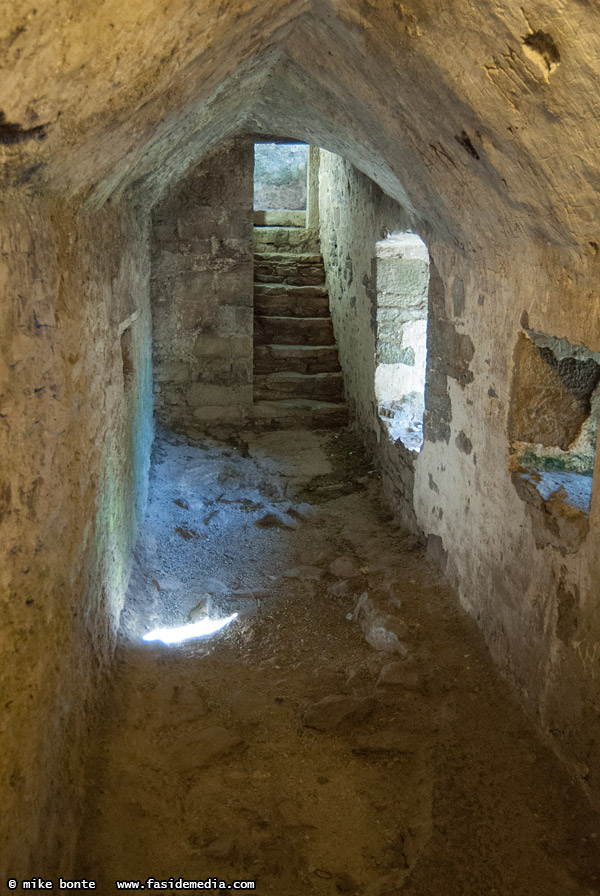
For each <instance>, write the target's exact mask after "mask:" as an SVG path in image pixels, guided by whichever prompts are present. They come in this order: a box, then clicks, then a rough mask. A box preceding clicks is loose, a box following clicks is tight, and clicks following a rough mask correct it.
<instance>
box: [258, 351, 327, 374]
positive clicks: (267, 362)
mask: <svg viewBox="0 0 600 896" xmlns="http://www.w3.org/2000/svg"><path fill="white" fill-rule="evenodd" d="M286 370H287V371H291V372H294V373H338V372H339V370H340V362H339V360H338V353H337V348H336V346H335V345H257V346H255V348H254V372H255V373H256V374H261V373H277V372H278V371H286Z"/></svg>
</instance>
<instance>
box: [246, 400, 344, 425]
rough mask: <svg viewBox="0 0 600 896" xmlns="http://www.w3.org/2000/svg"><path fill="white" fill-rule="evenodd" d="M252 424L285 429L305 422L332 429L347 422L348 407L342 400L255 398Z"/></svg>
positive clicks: (305, 423)
mask: <svg viewBox="0 0 600 896" xmlns="http://www.w3.org/2000/svg"><path fill="white" fill-rule="evenodd" d="M253 418H254V419H253V425H254V426H257V427H260V426H261V425H262V426H265V427H267V428H268V427H270V426H276V427H280V428H282V429H286V428H287V429H289V428H294V427H298V426H306V427H308V428H309V429H334V428H337V427H339V426H345V425H346V424H347V423H348V407H347V405H346V404H345V403H343V402H331V401H314V400H311V399H306V398H303V399H300V398H294V399H287V400H285V401H257V402H255V404H254V407H253Z"/></svg>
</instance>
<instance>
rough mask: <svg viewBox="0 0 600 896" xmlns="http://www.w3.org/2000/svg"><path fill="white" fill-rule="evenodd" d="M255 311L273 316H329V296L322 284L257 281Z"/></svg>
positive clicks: (255, 285)
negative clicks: (296, 284)
mask: <svg viewBox="0 0 600 896" xmlns="http://www.w3.org/2000/svg"><path fill="white" fill-rule="evenodd" d="M254 312H255V314H263V315H267V316H271V317H272V316H285V317H328V316H329V298H328V296H327V290H326V289H324V288H323V287H322V286H287V285H286V284H284V283H255V284H254Z"/></svg>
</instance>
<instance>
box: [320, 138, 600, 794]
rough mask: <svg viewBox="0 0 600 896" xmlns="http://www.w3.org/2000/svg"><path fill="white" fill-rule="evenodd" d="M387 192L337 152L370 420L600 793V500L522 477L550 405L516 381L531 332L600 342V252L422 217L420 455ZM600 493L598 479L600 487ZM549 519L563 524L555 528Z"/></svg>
mask: <svg viewBox="0 0 600 896" xmlns="http://www.w3.org/2000/svg"><path fill="white" fill-rule="evenodd" d="M377 197H378V191H377V189H376V188H375V187H374V186H373V185H371V184H369V182H368V181H367V179H366V178H364V176H363V175H361V174H360V173H359V172H357V171H356V170H355V169H353V167H352V166H351V165H350V164H349V163H347V162H344V161H343V160H341V159H339V158H338V157H335V156H333V155H331V154H329V153H324V154H323V159H322V178H321V228H322V229H321V235H322V246H323V254H324V257H325V260H326V262H327V265H328V268H329V272H328V285H329V289H330V296H331V302H332V315H333V319H334V323H335V327H336V335H337V338H338V341H339V346H340V357H341V360H342V365H343V369H344V374H345V378H346V391H347V394H348V395H349V397H350V400H351V402H352V404H353V406H354V409H355V412H356V419H357V423H358V426H359V428H360V430H361V432H362V433H363V436H364V438H365V441H366V442H367V443H368V444H369V446H370V447H371V449H372V450H373V452H374V454H375V456H376V458H377V464H378V467H379V469H380V471H381V473H382V477H383V483H384V488H385V491H386V493H387V496H388V500H389V501H390V502H391V505H392V507H393V509H394V510H395V512H396V514H397V516H398V518H399V519H400V520H401V521H402V522H403V523H404V525H405V526H407V527H408V528H409V529H410V530H412V531H413V532H418V533H420V534H421V535H422V536H423V537H424V538H425V539H427V540H428V542H429V545H430V547H431V550H430V554H431V556H432V558H433V559H434V560H435V561H436V562H438V563H440V564H441V565H442V566H443V568H444V569H445V572H446V574H447V575H448V577H449V578H450V579H451V581H452V582H453V583H454V585H455V586H456V588H457V590H458V593H459V596H460V599H461V601H462V603H463V605H464V606H465V607H466V608H467V610H468V611H469V612H470V613H471V614H472V615H473V616H474V617H475V618H476V619H477V621H478V623H479V625H480V626H481V628H482V631H483V633H484V635H485V637H486V639H487V642H488V644H489V647H490V650H491V652H492V654H493V656H494V658H495V660H496V662H497V663H498V665H499V667H500V668H501V669H502V670H503V671H504V673H505V674H506V675H507V677H508V678H509V679H510V680H511V682H512V683H513V684H514V685H516V687H517V688H518V689H519V692H520V693H521V695H522V698H523V700H524V703H525V705H526V707H527V709H528V711H529V712H530V713H531V715H532V716H534V717H535V718H536V719H537V721H538V722H539V724H540V725H541V727H542V728H543V729H544V730H545V731H546V732H547V733H548V734H549V735H550V737H551V738H552V742H553V743H554V746H555V748H556V749H557V751H558V752H559V753H560V754H561V755H562V756H563V757H564V758H565V759H566V761H567V763H568V764H569V765H570V767H571V768H572V769H573V771H574V773H575V774H576V775H577V776H578V778H579V780H580V781H581V783H582V784H583V785H584V787H586V788H587V790H588V792H589V794H590V795H591V796H592V798H593V799H594V800H596V801H598V800H599V797H600V753H599V751H598V748H597V744H598V742H599V738H600V718H599V715H598V675H599V674H600V673H599V669H600V666H599V660H600V602H599V601H598V600H597V584H595V583H597V581H598V577H599V576H600V559H599V558H600V545H599V538H600V536H599V532H600V530H599V528H598V517H599V514H600V508H599V507H598V505H597V499H596V498H595V497H593V498H592V508H591V513H590V519H589V525H588V521H587V520H583V519H580V518H579V517H580V516H581V514H579V516H577V515H576V514H574V513H573V512H572V511H571V510H570V508H569V507H568V506H565V505H563V506H562V512H563V516H564V519H562V520H560V519H559V520H558V521H557V520H556V519H555V518H554V517H550V516H549V515H548V514H547V513H545V517H544V519H541V517H540V514H542V513H544V509H543V507H542V508H541V509H540V506H533V505H532V504H531V503H530V502H529V501H528V500H527V499H526V493H525V492H524V491H523V490H520V491H519V492H518V491H517V489H516V488H515V485H514V484H513V478H512V472H511V460H510V451H511V444H510V439H511V434H510V426H509V422H510V420H513V421H514V420H520V419H522V418H523V416H524V415H528V414H529V415H531V414H533V413H540V406H539V401H538V400H537V399H536V397H535V394H529V393H525V394H524V391H523V390H524V389H525V387H524V385H523V384H522V379H521V386H520V388H519V389H518V390H515V389H514V382H513V381H514V378H515V376H516V375H517V374H518V367H519V361H520V358H521V354H520V353H519V350H518V347H519V346H520V344H521V342H522V341H523V340H524V339H525V340H526V339H527V337H526V335H525V331H524V329H523V327H526V328H530V329H531V330H533V331H535V332H538V333H545V334H547V335H548V337H560V338H561V339H566V340H569V342H570V343H572V344H573V345H580V346H585V347H587V348H588V349H590V350H592V351H597V349H598V346H599V345H600V330H599V329H598V323H597V321H596V320H595V318H594V319H592V318H590V312H589V309H590V308H592V307H595V306H596V304H597V298H596V293H595V288H596V287H595V285H594V283H595V278H596V277H597V270H596V268H597V265H598V261H597V256H596V255H594V254H593V253H592V252H590V251H587V250H586V251H583V252H581V253H579V252H571V251H567V250H565V249H563V250H559V249H557V248H554V249H551V250H550V249H547V248H541V247H540V246H539V245H537V244H535V243H530V244H527V245H520V246H519V248H518V251H517V250H516V249H515V251H514V252H511V251H507V250H503V249H502V248H499V247H497V246H494V247H493V250H490V251H489V252H486V253H479V252H469V251H466V250H457V249H456V247H455V246H452V245H449V244H448V243H447V242H446V241H445V240H443V239H439V238H438V237H436V236H435V235H434V234H433V233H432V232H431V230H430V228H428V227H427V226H426V225H425V224H424V223H422V222H418V221H413V227H412V229H417V230H420V231H421V235H422V237H423V239H424V240H425V241H426V243H427V245H428V248H429V250H430V253H431V257H432V264H431V267H430V283H429V297H428V341H427V384H426V395H425V420H424V436H425V441H424V445H423V448H422V451H421V453H420V454H418V455H417V454H416V453H415V452H410V451H408V450H407V449H406V448H404V447H403V446H402V445H401V443H399V442H392V441H391V440H390V439H389V438H388V437H387V435H386V434H385V432H384V429H383V427H381V426H379V424H378V422H377V419H376V409H375V396H374V370H375V341H374V335H373V308H374V305H373V301H374V299H375V296H374V293H373V292H372V291H371V290H372V286H373V281H372V278H371V261H372V259H373V258H374V257H375V252H376V247H375V242H376V239H378V238H379V235H380V234H379V228H380V226H381V224H382V217H381V215H380V213H379V212H378V207H380V200H378V198H377ZM566 272H568V274H567V273H566ZM524 312H525V313H524ZM555 341H556V340H555ZM534 385H535V384H534ZM540 388H541V386H540ZM536 394H537V393H536ZM573 400H574V399H573ZM515 402H521V406H518V407H517V406H515ZM552 404H553V403H552V402H550V405H552ZM556 411H557V417H561V414H560V411H559V408H558V407H557V408H556ZM528 419H529V418H528ZM546 425H547V426H548V427H552V425H553V424H552V421H551V420H548V421H547V422H546ZM560 426H563V427H564V420H563V419H556V420H555V421H554V428H556V427H560ZM575 435H576V432H575V430H573V432H572V433H571V436H575ZM597 463H598V462H597ZM596 478H597V477H596ZM597 489H598V486H597V484H596V482H595V483H594V492H593V495H594V496H596V493H597ZM532 491H533V493H534V494H535V490H532ZM537 503H538V505H542V502H541V500H540V501H538V502H537ZM540 527H545V528H546V530H548V527H553V529H552V531H547V532H546V537H545V538H540V533H539V530H540ZM573 527H575V528H576V529H577V532H576V534H577V538H575V537H573V535H572V532H571V530H572V529H573ZM582 533H583V537H582Z"/></svg>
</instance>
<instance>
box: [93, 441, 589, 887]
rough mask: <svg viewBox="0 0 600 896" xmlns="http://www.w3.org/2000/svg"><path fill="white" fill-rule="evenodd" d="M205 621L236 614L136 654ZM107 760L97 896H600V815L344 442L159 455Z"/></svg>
mask: <svg viewBox="0 0 600 896" xmlns="http://www.w3.org/2000/svg"><path fill="white" fill-rule="evenodd" d="M190 613H191V619H192V620H194V621H195V622H196V623H198V622H202V621H203V620H205V619H206V616H207V615H208V616H209V617H210V618H221V617H227V616H229V615H231V614H233V613H238V614H239V615H238V617H237V618H236V619H235V620H234V621H233V622H232V623H231V624H230V625H229V626H228V627H227V628H225V629H223V631H221V632H219V633H217V634H214V635H212V636H210V637H207V638H201V639H196V640H190V641H186V642H184V643H182V644H178V645H172V646H165V645H163V644H161V643H160V642H149V643H145V642H143V641H142V640H141V637H142V635H144V634H145V633H147V632H149V631H150V630H152V629H155V628H156V627H160V626H164V627H172V626H180V625H183V624H189V622H190V615H189V614H190ZM94 742H95V748H94V752H93V755H92V756H91V758H90V769H89V776H88V779H89V783H90V786H89V792H88V798H87V799H88V808H87V813H86V817H87V822H86V826H85V828H84V829H83V830H82V832H81V839H80V850H79V868H78V873H79V874H80V875H81V876H82V877H83V876H87V877H88V878H92V879H95V880H96V881H98V890H97V891H98V892H100V893H102V894H104V893H113V892H115V880H117V879H131V880H135V879H139V880H141V881H142V883H145V882H146V879H147V878H149V877H153V878H155V879H157V880H159V881H160V880H163V881H167V880H168V879H169V878H174V880H175V881H176V880H177V879H178V878H180V877H181V878H183V879H184V880H194V881H198V880H202V881H206V880H207V878H219V879H221V880H224V881H226V882H227V883H232V882H233V881H234V880H244V881H246V880H248V881H250V880H252V881H256V887H255V890H254V892H256V893H258V894H260V896H300V894H315V896H332V894H339V893H342V894H349V896H352V894H361V896H362V894H364V896H391V894H396V893H402V894H403V896H492V894H497V896H567V894H578V896H583V894H587V896H590V894H596V893H600V819H599V818H598V816H597V815H594V814H593V813H592V812H591V811H590V809H589V808H588V806H587V805H586V802H585V799H584V798H583V796H582V794H581V793H580V791H579V790H577V789H576V788H575V787H574V786H573V785H572V784H571V783H570V782H569V780H568V778H567V776H566V775H565V773H564V771H563V769H562V767H561V766H560V765H559V763H558V762H557V760H556V759H555V758H554V756H553V754H552V753H551V752H550V751H549V750H548V748H547V747H546V746H545V744H544V743H543V742H542V740H541V739H540V738H539V737H538V735H537V734H536V732H535V730H534V728H533V727H532V725H531V724H530V723H529V722H528V721H527V719H526V718H525V717H524V715H523V714H522V712H521V711H520V709H519V708H518V706H517V704H516V702H515V700H514V698H513V697H512V695H511V693H510V692H509V689H508V688H507V686H506V685H505V684H504V683H503V682H502V681H501V680H499V678H498V676H497V674H496V673H495V671H494V668H493V666H492V665H491V662H490V660H489V659H488V656H487V654H486V650H485V647H484V645H483V643H482V640H481V637H480V635H479V633H478V631H477V629H476V627H475V625H474V623H473V622H472V620H470V619H469V618H468V617H466V615H465V614H464V612H463V611H462V610H461V609H460V608H459V606H458V603H457V600H456V597H455V596H454V594H453V593H452V591H451V590H450V589H449V588H448V586H447V585H446V584H445V583H444V581H443V579H442V578H441V576H440V575H439V574H438V573H437V572H436V571H435V570H433V569H432V568H431V566H430V565H428V563H427V562H426V560H425V559H424V557H423V554H422V551H421V550H420V548H419V546H418V544H416V543H415V540H414V539H412V538H411V537H410V536H407V535H406V534H405V533H403V532H402V531H400V530H399V529H398V528H397V527H395V526H394V525H393V524H392V522H391V520H390V518H389V516H388V515H387V514H386V512H385V508H384V507H383V505H382V501H381V497H380V491H379V484H378V481H377V479H376V477H375V475H374V474H373V472H372V471H370V470H369V467H368V464H367V463H366V462H365V459H364V457H363V456H362V455H361V452H360V450H359V449H358V448H357V446H356V445H354V444H353V442H352V439H351V437H350V436H349V435H348V434H347V433H345V432H342V433H336V434H334V433H326V434H316V433H308V432H275V433H264V434H261V435H253V434H250V433H244V434H242V435H241V436H238V437H235V438H233V439H232V440H230V441H229V442H227V443H225V442H223V443H217V442H215V441H213V440H211V439H208V438H207V439H206V440H205V441H204V442H203V443H202V444H200V445H196V446H191V445H188V444H185V443H183V442H182V441H178V440H176V439H175V438H171V437H165V435H164V434H163V436H162V437H161V438H159V439H157V442H156V445H155V452H154V464H153V469H152V476H151V496H150V503H149V509H148V514H147V519H146V524H145V530H144V533H143V536H142V538H141V541H140V545H139V547H138V551H137V556H136V563H135V570H134V575H133V578H132V583H131V587H130V591H129V595H128V598H127V604H126V608H125V611H124V613H123V623H122V637H121V640H120V646H119V650H118V655H117V665H116V673H115V677H114V681H113V684H112V691H111V693H110V697H109V699H108V700H107V704H106V708H105V717H104V718H103V721H102V725H101V728H100V730H99V731H98V732H97V734H96V737H95V741H94ZM173 884H174V881H173V882H172V883H171V884H169V885H168V888H167V889H166V890H165V889H162V892H170V891H171V888H172V892H180V888H175V887H173ZM149 886H150V885H147V886H146V889H148V888H149ZM212 888H213V889H214V884H213V885H212ZM207 889H208V888H207Z"/></svg>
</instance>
